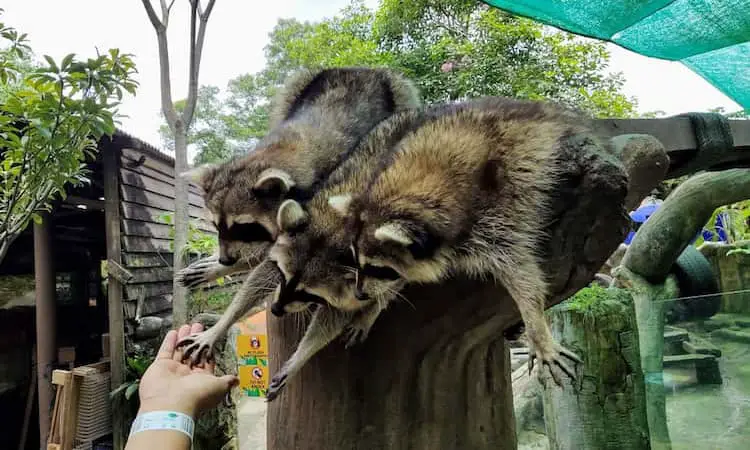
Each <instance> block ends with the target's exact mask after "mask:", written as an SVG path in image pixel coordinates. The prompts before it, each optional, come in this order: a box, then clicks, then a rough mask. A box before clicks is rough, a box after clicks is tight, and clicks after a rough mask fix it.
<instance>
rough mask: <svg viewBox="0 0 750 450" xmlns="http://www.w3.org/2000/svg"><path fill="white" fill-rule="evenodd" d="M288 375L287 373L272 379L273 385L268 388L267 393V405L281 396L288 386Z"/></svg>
mask: <svg viewBox="0 0 750 450" xmlns="http://www.w3.org/2000/svg"><path fill="white" fill-rule="evenodd" d="M286 380H287V375H286V374H285V373H283V372H282V373H278V374H276V375H274V376H273V378H271V384H270V385H269V386H268V391H267V392H266V403H268V402H272V401H274V400H275V399H276V397H278V396H279V394H280V393H281V391H282V390H283V389H284V387H285V386H286Z"/></svg>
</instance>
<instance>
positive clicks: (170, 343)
mask: <svg viewBox="0 0 750 450" xmlns="http://www.w3.org/2000/svg"><path fill="white" fill-rule="evenodd" d="M176 345H177V332H176V331H175V330H169V331H168V332H167V335H166V336H164V340H163V341H162V342H161V347H159V352H158V353H157V354H156V359H172V356H174V353H175V346H176Z"/></svg>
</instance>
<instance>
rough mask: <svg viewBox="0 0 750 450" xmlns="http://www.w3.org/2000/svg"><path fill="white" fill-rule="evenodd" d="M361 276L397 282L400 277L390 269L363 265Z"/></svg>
mask: <svg viewBox="0 0 750 450" xmlns="http://www.w3.org/2000/svg"><path fill="white" fill-rule="evenodd" d="M362 275H364V276H367V277H372V278H378V279H381V280H398V279H399V278H401V275H400V274H399V273H398V272H396V271H395V270H393V269H391V268H390V267H382V266H372V265H370V264H365V267H363V268H362Z"/></svg>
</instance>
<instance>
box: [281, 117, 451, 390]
mask: <svg viewBox="0 0 750 450" xmlns="http://www.w3.org/2000/svg"><path fill="white" fill-rule="evenodd" d="M437 109H439V108H437ZM437 109H436V108H432V109H431V110H430V112H428V113H424V112H422V111H418V110H411V111H407V112H402V113H400V114H395V115H393V116H392V117H390V118H388V119H386V120H385V121H383V122H381V123H380V124H379V125H378V126H377V127H376V128H375V129H374V130H373V131H372V132H371V133H370V134H369V135H368V136H367V138H366V139H365V140H364V141H363V142H362V143H361V145H360V146H359V147H358V148H357V149H356V150H355V151H354V152H353V153H352V156H351V157H350V158H349V159H348V160H347V161H346V162H344V163H343V164H342V165H341V166H340V167H339V168H338V169H336V171H334V172H333V173H332V174H331V176H330V177H329V179H328V180H327V181H326V184H325V186H324V187H323V189H321V191H319V192H318V193H317V194H315V196H313V197H312V199H311V200H310V201H309V202H308V203H307V204H306V205H304V206H303V205H302V204H301V203H300V202H297V201H296V200H292V199H288V200H285V201H284V203H282V205H281V207H280V208H279V213H278V215H277V219H278V226H279V227H280V230H281V233H280V234H279V237H278V239H277V240H276V242H275V243H274V245H273V247H272V248H271V250H270V251H269V256H268V258H269V260H270V261H273V262H275V263H276V264H277V266H278V268H279V269H280V271H281V272H282V273H283V275H284V276H283V278H284V281H283V282H282V284H280V285H279V287H278V288H277V291H276V299H275V301H274V302H273V304H272V307H271V311H272V312H273V313H274V314H275V315H277V316H280V315H283V314H284V313H285V312H299V311H302V310H305V309H307V307H308V305H309V303H321V305H319V306H318V308H317V309H316V310H315V312H314V313H313V318H312V321H311V322H310V325H309V326H308V328H307V331H306V332H305V335H304V337H303V338H302V340H301V341H300V343H299V344H298V346H297V349H296V350H295V352H294V354H293V355H292V356H291V357H290V358H289V360H287V361H286V362H285V363H284V365H283V367H282V368H281V370H279V371H278V372H277V373H276V374H275V376H274V377H273V380H272V383H271V385H270V386H269V390H268V394H267V399H268V400H269V401H271V400H273V399H274V398H276V397H277V396H278V395H279V394H280V392H281V390H282V389H283V388H284V386H285V385H286V383H287V381H288V380H289V379H291V378H292V377H293V376H294V375H295V374H296V373H297V372H298V371H299V370H300V369H301V368H302V366H304V364H305V363H306V362H307V361H308V360H309V359H310V358H311V357H312V356H313V355H314V354H315V353H317V352H318V351H320V350H321V349H322V348H323V347H325V346H326V345H328V344H329V343H330V342H331V341H333V340H334V339H335V338H336V337H338V336H339V335H340V334H341V333H342V332H344V331H345V330H346V329H347V328H348V329H349V342H348V344H347V346H349V345H351V344H353V343H355V342H357V341H358V340H359V339H361V336H360V333H359V332H360V330H364V329H368V330H369V327H370V326H372V323H371V321H372V320H374V318H376V317H377V314H374V313H372V312H371V309H370V308H366V309H364V310H362V308H363V307H364V306H365V303H363V302H360V301H356V300H355V301H353V302H352V306H354V308H355V310H354V311H346V310H345V309H346V308H345V307H344V308H333V307H331V306H330V305H328V304H327V303H326V302H325V301H324V300H323V298H325V297H328V296H329V293H328V292H327V291H325V288H326V286H327V283H326V282H325V280H327V279H337V280H342V283H343V284H347V283H349V284H351V283H354V279H355V274H356V261H355V260H354V258H353V256H352V252H351V235H350V233H349V232H348V231H347V230H345V229H343V228H342V225H343V224H344V220H343V219H342V218H341V217H340V216H339V215H338V214H336V213H335V211H334V210H333V209H332V208H331V207H330V206H329V205H328V198H329V197H330V196H332V195H338V194H341V193H343V192H350V191H352V190H360V189H363V188H364V187H366V186H367V184H368V182H369V180H370V179H371V178H372V177H373V176H374V174H375V173H377V171H378V170H380V168H381V166H380V164H381V161H384V160H386V159H387V154H388V153H390V152H392V151H393V149H394V148H395V145H396V143H397V142H398V141H399V140H401V139H402V138H403V136H405V135H406V134H408V133H410V132H412V131H413V130H414V129H415V128H416V127H417V126H418V124H420V123H422V122H423V121H424V120H427V119H428V118H429V117H430V116H431V115H432V116H434V115H435V114H436V111H437ZM308 210H309V211H308ZM373 306H376V305H373ZM360 310H361V311H360ZM378 312H379V310H378Z"/></svg>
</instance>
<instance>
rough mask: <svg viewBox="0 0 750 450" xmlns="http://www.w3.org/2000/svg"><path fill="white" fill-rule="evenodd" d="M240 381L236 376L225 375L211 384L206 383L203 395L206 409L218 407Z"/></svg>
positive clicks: (213, 380)
mask: <svg viewBox="0 0 750 450" xmlns="http://www.w3.org/2000/svg"><path fill="white" fill-rule="evenodd" d="M239 382H240V380H239V378H237V377H236V376H235V375H224V376H221V377H214V378H213V379H212V381H211V382H210V383H205V384H204V385H203V386H204V388H205V391H204V395H203V402H202V403H203V405H204V409H206V410H208V409H211V408H214V407H216V406H217V405H218V404H219V403H221V401H222V400H223V399H224V396H225V395H226V394H227V393H228V392H229V391H230V390H231V389H232V388H233V387H234V386H237V385H238V384H239Z"/></svg>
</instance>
